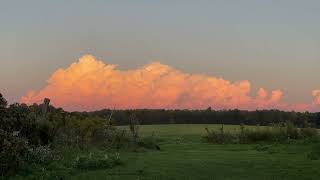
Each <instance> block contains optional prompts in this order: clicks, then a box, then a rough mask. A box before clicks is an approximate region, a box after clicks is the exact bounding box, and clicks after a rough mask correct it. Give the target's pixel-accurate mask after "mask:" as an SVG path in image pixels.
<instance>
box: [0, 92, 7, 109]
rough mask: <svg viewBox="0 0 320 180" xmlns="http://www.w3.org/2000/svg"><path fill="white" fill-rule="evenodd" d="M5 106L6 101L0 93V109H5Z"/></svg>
mask: <svg viewBox="0 0 320 180" xmlns="http://www.w3.org/2000/svg"><path fill="white" fill-rule="evenodd" d="M7 105H8V102H7V100H6V99H5V98H4V97H3V96H2V94H1V93H0V108H5V107H7Z"/></svg>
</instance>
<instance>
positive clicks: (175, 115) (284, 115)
mask: <svg viewBox="0 0 320 180" xmlns="http://www.w3.org/2000/svg"><path fill="white" fill-rule="evenodd" d="M111 113H113V120H114V123H115V124H116V125H127V124H129V119H130V116H131V115H132V114H134V115H135V116H136V117H137V119H138V120H139V121H140V124H233V125H239V124H246V125H271V124H279V123H285V122H288V121H290V122H293V123H294V124H295V125H296V126H298V127H309V126H312V127H318V128H319V127H320V112H318V113H310V112H285V111H279V110H256V111H243V110H237V109H235V110H212V109H211V108H208V109H205V110H164V109H135V110H110V109H106V110H100V111H95V112H72V113H71V114H72V115H74V116H78V117H82V118H83V117H86V116H98V117H102V118H106V117H109V116H110V114H111Z"/></svg>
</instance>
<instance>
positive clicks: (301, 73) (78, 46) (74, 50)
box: [0, 0, 320, 102]
mask: <svg viewBox="0 0 320 180" xmlns="http://www.w3.org/2000/svg"><path fill="white" fill-rule="evenodd" d="M0 3H1V4H0V27H1V28H0V52H1V53H0V83H1V86H0V91H1V92H3V93H4V95H5V96H6V97H7V98H8V99H9V100H10V101H12V102H13V101H17V100H18V99H19V98H20V96H22V95H24V94H25V93H26V92H27V91H28V90H29V89H40V88H42V87H44V86H45V84H46V80H47V79H48V77H49V76H50V74H51V73H52V72H54V71H55V70H56V69H57V68H59V67H67V66H68V65H69V64H71V63H72V62H75V61H76V60H77V59H78V58H79V57H81V56H82V55H84V54H92V55H94V56H96V57H97V58H98V59H102V60H104V61H105V62H106V63H110V64H118V65H119V68H121V69H129V68H135V67H139V66H142V65H144V64H146V63H149V62H152V61H155V60H156V61H160V62H161V63H163V64H168V65H170V66H173V67H175V68H177V69H180V70H182V71H184V72H188V73H201V74H207V75H212V76H217V77H223V78H224V79H228V80H231V81H236V80H249V81H250V82H251V83H252V85H253V90H255V89H257V88H258V87H265V88H266V89H282V90H283V91H284V92H285V97H284V98H285V99H286V100H287V101H289V102H295V101H299V102H300V101H310V100H311V98H312V97H311V95H310V92H311V91H312V90H313V89H319V88H320V81H319V77H320V73H319V66H320V51H319V49H320V33H319V32H320V24H319V23H318V21H319V19H320V1H312V0H305V1H297V0H277V1H276V0H269V1H265V0H264V1H262V0H255V1H253V0H251V1H249V0H242V1H239V0H234V1H231V0H229V1H228V0H221V1H214V0H211V1H201V0H197V1H196V0H194V1H188V0H171V1H169V0H168V1H166V0H163V1H160V0H159V1H152V0H148V1H147V0H146V1H129V0H128V1H119V0H118V1H81V0H78V1H59V0H56V1H40V0H39V1H32V0H30V1H15V0H10V1H9V0H8V1H5V0H3V1H0Z"/></svg>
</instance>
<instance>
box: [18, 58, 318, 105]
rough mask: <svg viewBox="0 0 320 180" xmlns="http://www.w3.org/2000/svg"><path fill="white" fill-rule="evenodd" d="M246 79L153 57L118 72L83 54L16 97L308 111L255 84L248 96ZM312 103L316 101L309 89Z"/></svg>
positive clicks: (32, 100) (59, 101) (83, 102)
mask: <svg viewBox="0 0 320 180" xmlns="http://www.w3.org/2000/svg"><path fill="white" fill-rule="evenodd" d="M250 89H251V84H250V82H249V81H247V80H244V81H238V82H230V81H227V80H224V79H222V78H216V77H212V76H207V75H202V74H187V73H183V72H181V71H179V70H177V69H174V68H172V67H170V66H167V65H163V64H161V63H159V62H153V63H151V64H147V65H145V66H143V67H140V68H137V69H133V70H128V71H121V70H119V69H117V67H116V65H110V64H105V63H103V62H102V61H99V60H96V59H95V57H93V56H91V55H86V56H83V57H82V58H80V59H79V61H78V62H76V63H73V64H71V65H70V66H69V67H68V68H66V69H58V70H57V71H56V72H54V73H53V75H52V76H51V77H50V78H49V80H48V82H47V86H46V87H45V88H43V89H41V90H40V91H36V92H35V91H30V92H29V93H28V94H27V95H25V96H23V97H22V98H21V102H24V103H27V104H32V103H39V102H41V101H42V99H43V98H45V97H48V98H50V99H51V100H52V103H53V104H54V105H56V106H59V107H63V108H65V109H66V110H70V111H72V110H88V111H89V110H97V109H102V108H114V107H115V108H121V109H124V108H179V109H181V108H190V109H198V108H206V107H209V106H211V107H212V108H215V109H229V108H230V109H233V108H238V109H248V110H255V109H271V108H279V109H283V110H309V109H311V105H308V104H288V103H285V102H282V101H281V97H282V96H283V92H282V91H280V90H274V91H271V93H270V94H269V93H268V92H267V91H266V90H265V89H263V88H260V89H259V91H258V92H257V96H256V97H252V96H250ZM313 95H314V96H315V98H316V99H315V101H314V103H313V106H315V105H316V104H320V91H314V92H313Z"/></svg>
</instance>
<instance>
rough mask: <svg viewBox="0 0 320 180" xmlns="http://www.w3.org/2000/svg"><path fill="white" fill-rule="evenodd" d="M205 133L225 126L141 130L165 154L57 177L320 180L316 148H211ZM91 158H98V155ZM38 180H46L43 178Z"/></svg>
mask: <svg viewBox="0 0 320 180" xmlns="http://www.w3.org/2000/svg"><path fill="white" fill-rule="evenodd" d="M204 127H208V128H210V129H212V128H219V127H221V126H220V125H219V126H218V125H145V126H141V127H140V132H141V134H142V135H143V136H150V135H152V134H154V135H155V136H156V137H158V138H159V139H162V141H161V143H160V147H161V150H160V151H151V150H148V151H144V152H126V151H122V152H120V156H121V159H122V160H123V161H124V165H122V166H117V167H115V168H113V169H105V170H97V171H78V170H72V169H70V170H61V172H54V173H57V174H59V173H61V174H64V175H65V176H66V177H67V178H66V179H80V180H81V179H83V180H93V179H114V180H135V179H137V180H138V179H139V180H140V179H146V180H147V179H163V180H170V179H181V180H182V179H183V180H184V179H186V180H187V179H196V180H200V179H210V180H211V179H213V180H214V179H223V180H224V179H244V180H248V179H252V180H256V179H261V180H263V179H270V180H271V179H281V180H282V179H288V180H292V179H297V180H301V179H315V180H318V179H320V160H310V159H308V158H307V154H308V153H309V152H310V149H311V147H312V146H313V144H304V143H298V142H296V143H291V144H272V145H267V144H266V145H214V144H207V143H205V142H202V141H201V135H202V134H203V133H204V132H205V131H204ZM120 128H127V127H120ZM238 128H239V126H225V130H236V129H238ZM92 152H94V153H99V152H98V151H94V150H92ZM79 153H80V152H71V153H68V154H66V155H65V156H66V159H65V163H66V164H68V163H70V162H71V161H72V160H73V159H74V158H75V157H76V156H77V154H79ZM81 153H83V152H81ZM100 153H101V152H100ZM29 177H30V179H32V178H31V176H29ZM33 178H36V179H41V177H40V178H39V175H37V176H34V177H33ZM15 179H19V178H18V177H17V178H15ZM20 179H22V178H20ZM42 179H46V178H45V177H44V178H42Z"/></svg>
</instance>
